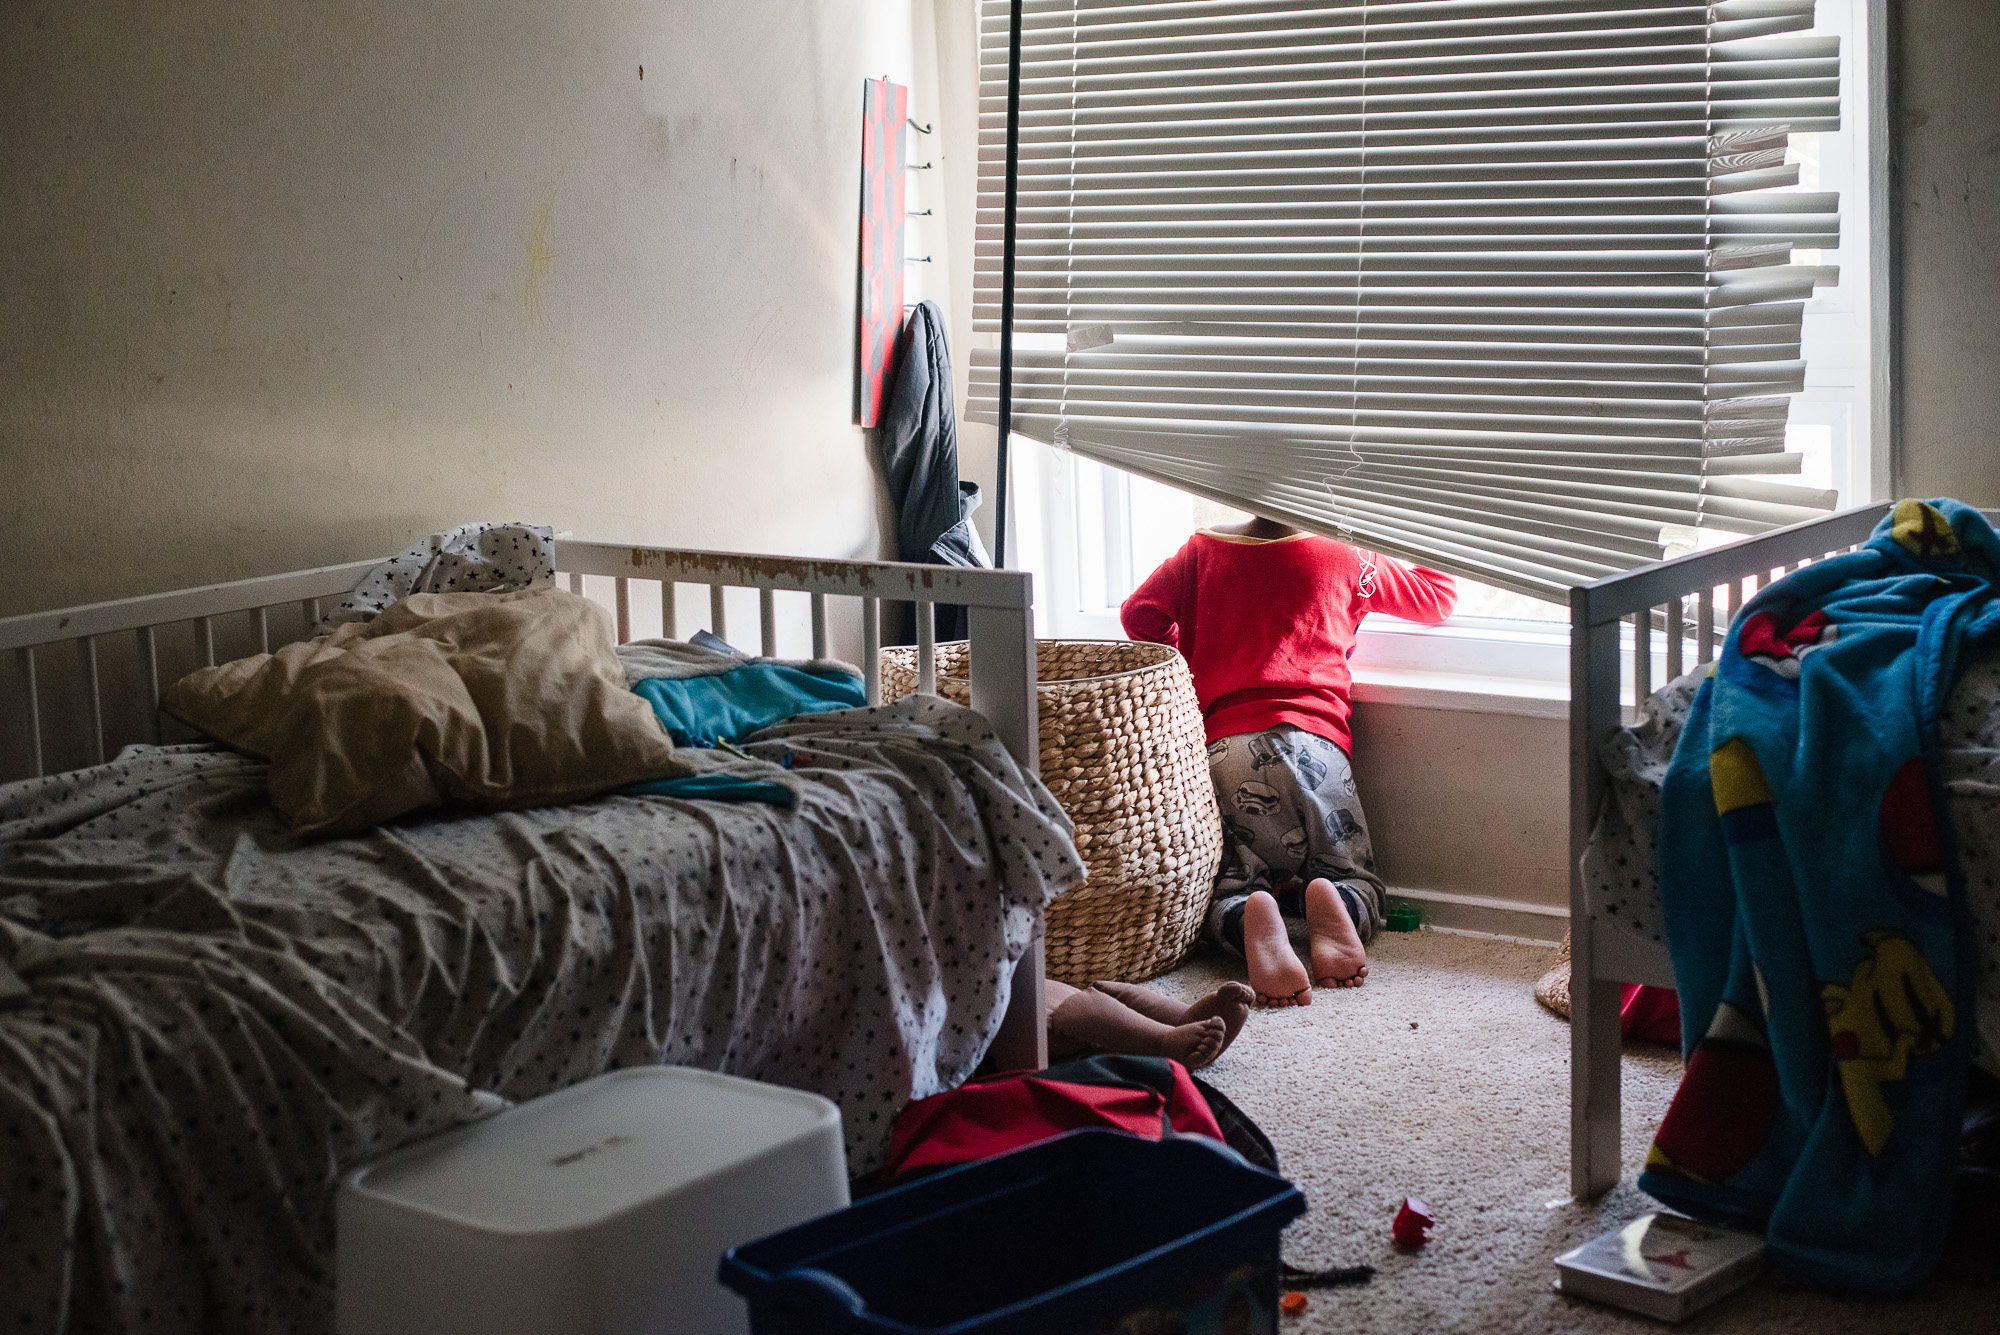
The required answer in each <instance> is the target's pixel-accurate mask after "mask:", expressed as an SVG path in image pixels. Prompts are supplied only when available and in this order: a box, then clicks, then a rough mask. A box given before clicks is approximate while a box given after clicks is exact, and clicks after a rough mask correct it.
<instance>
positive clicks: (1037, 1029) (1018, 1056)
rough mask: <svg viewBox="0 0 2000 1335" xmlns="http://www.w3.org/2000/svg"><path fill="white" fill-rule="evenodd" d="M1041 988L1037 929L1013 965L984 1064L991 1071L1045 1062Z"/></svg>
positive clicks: (1027, 1068) (1045, 1029)
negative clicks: (1003, 1010)
mask: <svg viewBox="0 0 2000 1335" xmlns="http://www.w3.org/2000/svg"><path fill="white" fill-rule="evenodd" d="M1046 1004H1047V1003H1046V1001H1045V999H1044V995H1043V989H1042V938H1041V935H1040V933H1039V932H1038V933H1037V934H1036V936H1035V942H1034V944H1033V945H1031V946H1029V947H1028V951H1027V953H1026V954H1025V955H1023V956H1021V959H1020V962H1019V963H1017V964H1016V965H1015V966H1014V990H1013V991H1012V992H1011V993H1010V994H1009V995H1008V997H1007V1014H1006V1015H1005V1016H1004V1017H1003V1018H1002V1019H1001V1021H1000V1032H999V1033H997V1034H995V1035H994V1036H993V1046H992V1047H991V1048H990V1049H988V1051H987V1064H988V1066H989V1067H990V1068H991V1069H992V1070H995V1071H1039V1070H1041V1069H1042V1068H1043V1067H1044V1066H1047V1065H1048V1064H1049V1033H1048V1017H1047V1014H1046V1012H1045V1010H1044V1007H1045V1006H1046Z"/></svg>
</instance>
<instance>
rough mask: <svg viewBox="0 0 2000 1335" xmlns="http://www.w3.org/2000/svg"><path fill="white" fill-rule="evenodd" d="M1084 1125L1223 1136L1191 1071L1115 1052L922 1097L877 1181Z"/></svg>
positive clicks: (900, 1120)
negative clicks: (1189, 1072)
mask: <svg viewBox="0 0 2000 1335" xmlns="http://www.w3.org/2000/svg"><path fill="white" fill-rule="evenodd" d="M1085 1127H1108V1128H1110V1129H1112V1130H1117V1131H1126V1132H1130V1133H1131V1134H1132V1135H1135V1136H1143V1137H1144V1138H1145V1139H1147V1140H1164V1139H1166V1138H1167V1137H1169V1136H1189V1135H1193V1136H1208V1137H1209V1138H1211V1139H1213V1140H1223V1139H1224V1137H1223V1133H1222V1128H1221V1126H1220V1125H1219V1124H1218V1123H1217V1122H1216V1118H1215V1114H1214V1113H1213V1112H1212V1111H1210V1108H1209V1101H1208V1099H1206V1098H1204V1097H1203V1091H1202V1090H1201V1089H1199V1088H1198V1087H1197V1086H1196V1084H1195V1080H1194V1077H1193V1076H1191V1075H1189V1074H1188V1072H1187V1068H1186V1067H1185V1066H1182V1065H1181V1064H1180V1063H1179V1062H1177V1061H1171V1060H1169V1059H1167V1058H1165V1057H1132V1056H1126V1055H1124V1054H1109V1055H1105V1056H1100V1057H1085V1058H1081V1059H1079V1060H1077V1061H1071V1062H1063V1063H1061V1064H1060V1065H1057V1066H1051V1067H1049V1068H1048V1069H1047V1070H1045V1071H1007V1072H1002V1073H1001V1074H999V1075H991V1076H987V1077H985V1078H984V1079H979V1080H971V1081H967V1082H966V1083H965V1084H963V1085H961V1086H959V1087H958V1088H957V1089H954V1090H950V1091H947V1092H946V1093H943V1094H936V1095H933V1096H931V1097H930V1098H927V1099H918V1100H917V1101H916V1102H915V1103H912V1104H911V1105H910V1106H909V1107H907V1108H905V1109H903V1111H902V1112H901V1113H900V1114H899V1115H898V1116H897V1118H896V1122H895V1125H894V1126H893V1127H891V1128H890V1131H889V1157H888V1160H887V1162H885V1163H884V1164H883V1165H882V1172H881V1176H880V1179H879V1180H880V1181H881V1182H883V1183H885V1184H886V1183H889V1182H894V1181H897V1180H898V1179H901V1178H905V1177H909V1176H912V1175H914V1174H917V1173H925V1172H932V1171H935V1170H936V1169H939V1168H950V1167H952V1166H954V1165H957V1164H962V1163H971V1162H972V1161H973V1160H975V1159H987V1158H991V1157H992V1156H993V1155H996V1154H1005V1153H1006V1152H1007V1151H1008V1150H1018V1149H1021V1148H1022V1147H1024V1146H1027V1145H1033V1144H1035V1143H1036V1142H1037V1141H1043V1140H1047V1139H1048V1138H1049V1137H1050V1136H1059V1135H1061V1134H1062V1133H1063V1132H1065V1131H1080V1130H1082V1129H1084V1128H1085Z"/></svg>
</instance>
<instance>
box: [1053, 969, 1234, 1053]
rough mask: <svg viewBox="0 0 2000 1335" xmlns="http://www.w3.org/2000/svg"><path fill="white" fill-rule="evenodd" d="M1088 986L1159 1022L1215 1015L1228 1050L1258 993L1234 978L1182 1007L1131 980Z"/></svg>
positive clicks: (1191, 1020)
mask: <svg viewBox="0 0 2000 1335" xmlns="http://www.w3.org/2000/svg"><path fill="white" fill-rule="evenodd" d="M1091 986H1092V987H1094V988H1096V989H1098V990H1099V991H1100V992H1108V993H1110V994H1111V995H1112V996H1114V997H1116V998H1117V999H1118V1000H1120V1001H1122V1002H1124V1003H1125V1004H1126V1005H1127V1006H1130V1007H1131V1008H1132V1009H1133V1010H1135V1011H1137V1012H1139V1014H1141V1015H1144V1016H1146V1017H1148V1018H1149V1019H1154V1020H1158V1021H1159V1022H1160V1023H1161V1024H1168V1025H1180V1024H1193V1023H1194V1022H1195V1021H1197V1020H1206V1019H1209V1018H1211V1017H1214V1018H1218V1019H1220V1020H1221V1021H1222V1023H1223V1027H1224V1028H1225V1030H1226V1031H1227V1032H1226V1033H1225V1034H1224V1036H1223V1039H1222V1050H1223V1052H1227V1051H1228V1050H1229V1045H1230V1044H1231V1043H1234V1042H1235V1041H1236V1035H1238V1034H1239V1033H1241V1032H1243V1022H1244V1021H1245V1020H1247V1019H1249V1018H1250V1007H1251V1006H1252V1005H1253V1004H1254V1003H1255V1002H1256V1000H1257V994H1256V993H1255V992H1252V991H1251V990H1250V988H1249V986H1248V985H1247V984H1245V983H1239V982H1237V981H1235V980H1234V979H1231V980H1230V981H1229V982H1226V983H1223V984H1222V985H1221V986H1219V987H1217V988H1216V989H1215V990H1214V991H1213V992H1210V993H1209V994H1208V995H1207V996H1205V997H1203V998H1202V999H1201V1000H1199V1001H1197V1002H1195V1003H1194V1004H1193V1005H1192V1006H1183V1005H1181V1003H1180V1002H1178V1001H1175V1000H1174V999H1173V998H1172V997H1167V996H1162V995H1160V994H1159V993H1158V992H1155V991H1153V989H1152V988H1150V987H1139V986H1137V985H1136V984H1133V983H1113V982H1098V983H1092V984H1091ZM1216 1055H1217V1056H1220V1055H1221V1053H1217V1054H1216Z"/></svg>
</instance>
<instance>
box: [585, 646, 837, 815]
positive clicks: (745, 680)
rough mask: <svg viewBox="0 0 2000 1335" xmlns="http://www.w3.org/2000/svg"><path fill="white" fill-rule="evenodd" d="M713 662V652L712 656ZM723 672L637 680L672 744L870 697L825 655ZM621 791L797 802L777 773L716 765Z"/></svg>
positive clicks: (725, 741)
mask: <svg viewBox="0 0 2000 1335" xmlns="http://www.w3.org/2000/svg"><path fill="white" fill-rule="evenodd" d="M709 657H710V659H711V661H713V660H714V657H715V656H713V655H711V656H709ZM720 662H721V663H724V664H727V665H728V666H726V667H725V668H724V670H721V671H713V670H709V671H699V670H698V669H697V670H696V671H697V672H698V675H677V676H658V677H645V678H642V679H641V680H639V681H636V682H634V683H633V685H632V690H633V692H634V693H635V694H637V695H639V696H640V697H642V698H643V699H644V700H645V701H646V702H647V703H648V704H650V705H652V707H653V713H654V714H655V715H656V716H658V718H659V720H660V724H661V726H662V727H664V728H665V729H666V730H667V735H668V736H670V737H672V738H673V740H674V745H675V746H691V747H703V748H709V747H715V746H718V745H722V746H728V745H733V744H734V743H736V742H739V741H741V740H743V739H744V738H746V737H748V736H750V734H752V733H754V732H757V731H758V730H760V729H762V728H768V727H770V726H771V725H772V724H774V723H782V722H783V721H784V720H786V719H788V718H795V717H797V716H798V715H800V714H824V713H829V712H831V711H833V710H837V709H856V708H859V707H860V706H862V705H865V704H866V703H868V700H867V695H866V692H865V690H864V688H863V686H862V682H861V678H860V677H859V676H857V675H856V674H855V673H854V672H853V671H852V670H851V669H847V668H844V667H840V666H836V665H834V664H831V663H826V662H814V663H808V664H796V663H783V662H778V661H775V660H772V659H767V658H743V659H740V660H735V661H732V660H731V659H729V658H722V659H720ZM620 791H622V792H626V793H633V794H641V795H652V796H658V797H682V798H710V799H714V800H717V801H724V802H770V803H772V804H774V805H777V806H786V807H788V806H790V805H792V802H793V799H794V794H793V792H792V790H791V789H790V788H787V787H786V786H785V785H784V784H783V783H780V782H778V781H777V780H775V779H758V778H754V777H750V776H746V775H742V774H736V773H728V772H723V771H717V772H713V773H707V774H694V775H687V776H683V777H680V778H674V779H656V780H654V781H652V782H649V783H639V784H633V785H631V786H630V787H627V788H624V789H621V790H620Z"/></svg>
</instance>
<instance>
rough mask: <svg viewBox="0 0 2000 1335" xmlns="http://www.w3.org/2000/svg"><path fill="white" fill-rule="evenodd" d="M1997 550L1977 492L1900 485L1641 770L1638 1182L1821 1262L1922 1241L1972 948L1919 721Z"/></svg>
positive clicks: (1752, 615) (1987, 610)
mask: <svg viewBox="0 0 2000 1335" xmlns="http://www.w3.org/2000/svg"><path fill="white" fill-rule="evenodd" d="M1996 575H2000V540H1996V538H1995V535H1994V532H1993V530H1992V528H1991V527H1989V526H1988V524H1987V523H1986V521H1985V519H1984V518H1983V517H1982V516H1981V515H1980V514H1979V512H1978V511H1976V510H1973V509H1971V508H1970V507H1968V506H1965V505H1962V504H1960V503H1958V502H1956V501H1949V500H1937V501H1931V502H1921V501H1914V500H1907V501H1903V502H1901V503H1900V504H1899V505H1898V506H1897V507H1896V509H1895V511H1894V513H1893V514H1892V515H1890V517H1889V518H1887V519H1885V520H1884V521H1883V522H1882V523H1881V525H1879V526H1878V527H1877V528H1876V530H1875V532H1874V534H1873V535H1872V536H1871V537H1870V539H1869V541H1868V543H1867V544H1866V545H1865V546H1864V547H1862V548H1861V549H1859V550H1857V551H1854V552H1851V553H1847V554H1845V555H1842V556H1836V557H1831V558H1829V559H1827V560H1825V561H1821V562H1818V563H1816V564H1813V565H1810V566H1807V567H1806V568H1804V569H1803V570H1800V571H1797V572H1796V573H1794V574H1792V575H1790V576H1788V577H1786V578H1785V579H1782V580H1780V581H1778V582H1777V583H1775V584H1773V585H1771V586H1770V587H1769V588H1767V589H1765V590H1764V591H1763V592H1762V593H1760V594H1758V595H1757V597H1755V598H1753V599H1752V600H1751V601H1750V602H1749V604H1748V605H1746V606H1745V607H1744V608H1743V610H1742V612H1741V613H1740V614H1739V615H1738V617H1737V619H1736V621H1735V624H1734V625H1732V626H1731V628H1730V631H1729V635H1728V638H1727V640H1726V641H1725V643H1724V645H1723V649H1722V654H1721V656H1720V657H1719V658H1718V659H1717V661H1716V663H1715V665H1714V666H1713V668H1712V670H1711V674H1710V677H1709V679H1708V681H1706V682H1705V683H1704V684H1703V685H1702V687H1701V688H1700V690H1699V692H1698V693H1697V694H1696V696H1695V700H1694V706H1693V709H1692V711H1691V712H1690V714H1689V716H1688V721H1687V724H1686V727H1685V730H1684V731H1683V733H1682V735H1681V739H1680V742H1679V744H1678V746H1677V747H1676V748H1675V751H1674V757H1673V761H1672V764H1671V765H1670V766H1669V768H1668V772H1667V779H1666V784H1665V787H1664V789H1663V792H1662V795H1661V810H1660V828H1659V857H1660V890H1661V901H1662V908H1663V912H1664V917H1665V924H1666V929H1667V941H1668V946H1669V949H1670V951H1671V952H1672V955H1673V961H1674V974H1675V977H1676V979H1677V981H1678V983H1679V986H1680V997H1681V1017H1682V1045H1683V1048H1684V1050H1685V1051H1686V1053H1687V1058H1688V1061H1687V1069H1686V1074H1685V1076H1684V1077H1683V1079H1682V1082H1681V1087H1680V1090H1679V1092H1678V1093H1677V1094H1676V1095H1675V1098H1674V1101H1673V1104H1672V1106H1671V1107H1670V1108H1669V1109H1668V1111H1667V1115H1666V1118H1665V1119H1664V1121H1663V1122H1662V1123H1661V1126H1660V1129H1659V1132H1658V1134H1657V1136H1656V1137H1655V1139H1654V1143H1653V1147H1652V1150H1651V1152H1650V1154H1649V1155H1648V1157H1647V1165H1646V1172H1645V1175H1644V1176H1643V1177H1641V1178H1640V1180H1639V1185H1640V1186H1641V1187H1642V1188H1643V1189H1644V1190H1646V1191H1647V1192H1649V1193H1650V1194H1652V1195H1653V1196H1655V1197H1658V1198H1659V1199H1660V1200H1662V1201H1664V1202H1666V1203H1667V1204H1669V1205H1672V1206H1675V1207H1677V1208H1679V1209H1683V1210H1685V1211H1687V1212H1689V1213H1691V1214H1695V1215H1698V1216H1701V1217H1704V1218H1709V1219H1724V1220H1728V1221H1730V1222H1736V1223H1740V1224H1745V1225H1748V1226H1750V1227H1753V1228H1763V1229H1765V1230H1766V1232H1767V1234H1768V1238H1769V1242H1770V1246H1771V1250H1772V1252H1773V1253H1774V1255H1775V1256H1776V1258H1777V1259H1778V1260H1779V1262H1780V1263H1781V1264H1784V1265H1785V1266H1787V1268H1789V1269H1791V1270H1793V1271H1795V1272H1798V1273H1802V1274H1804V1275H1805V1276H1807V1277H1810V1278H1813V1279H1817V1280H1820V1281H1823V1282H1826V1283H1830V1284H1836V1285H1841V1286H1845V1287H1853V1288H1859V1289H1864V1290H1870V1291H1875V1292H1893V1291H1896V1290H1899V1289H1904V1288H1907V1287H1909V1286H1910V1285H1912V1284H1915V1283H1917V1282H1918V1281H1919V1280H1921V1279H1922V1278H1924V1277H1925V1276H1926V1275H1927V1274H1928V1273H1929V1272H1930V1270H1931V1268H1932V1267H1933V1266H1934V1265H1935V1263H1936V1261H1937V1258H1938V1255H1939V1253H1940V1251H1941V1249H1942V1247H1943V1243H1944V1238H1945V1230H1946V1226H1947V1224H1948V1221H1949V1214H1950V1201H1951V1189H1952V1173H1953V1166H1954V1162H1955V1156H1956V1152H1957V1147H1958V1120H1959V1111H1960V1106H1961V1103H1962V1099H1963V1086H1964V1078H1965V1067H1966V1060H1967V1056H1968V1051H1969V1047H1970V1043H1971V1040H1972V1035H1973V1032H1974V1026H1973V1016H1972V997H1973V981H1974V965H1973V959H1972V943H1971V934H1970V932H1969V931H1968V930H1967V929H1966V926H1965V906H1964V893H1963V886H1962V884H1961V883H1960V881H1959V877H1958V873H1957V871H1956V868H1955V866H1954V863H1953V859H1952V857H1951V849H1950V847H1949V839H1950V831H1949V825H1948V823H1947V822H1945V821H1944V820H1943V819H1942V818H1941V816H1940V814H1939V813H1940V812H1941V811H1942V809H1943V808H1942V804H1941V800H1940V797H1939V793H1938V784H1937V771H1936V755H1935V752H1936V737H1937V727H1936V723H1937V714H1938V709H1939V705H1940V703H1941V701H1942V700H1943V699H1944V696H1945V693H1946V691H1947V689H1948V688H1949V686H1950V684H1951V681H1952V678H1953V676H1954V674H1955V671H1956V665H1957V661H1958V656H1959V653H1960V651H1961V649H1962V648H1963V647H1964V646H1965V645H1966V644H1967V643H1968V642H1970V641H1973V640H1975V639H1980V638H1983V637H1985V636H1988V635H1991V634H1994V633H1996V631H2000V601H1996V598H1995V589H1994V581H1995V578H1996Z"/></svg>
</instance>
